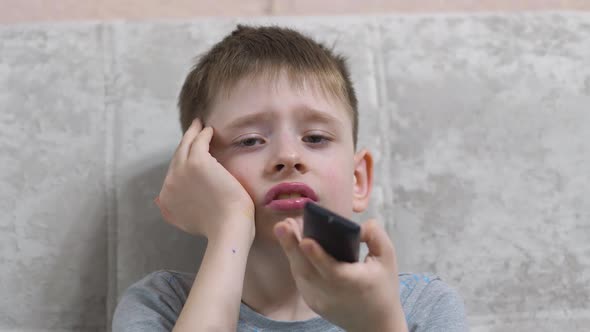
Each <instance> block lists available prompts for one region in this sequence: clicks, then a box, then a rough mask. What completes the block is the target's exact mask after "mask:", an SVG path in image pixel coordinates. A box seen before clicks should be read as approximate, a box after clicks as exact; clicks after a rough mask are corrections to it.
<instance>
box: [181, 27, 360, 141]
mask: <svg viewBox="0 0 590 332" xmlns="http://www.w3.org/2000/svg"><path fill="white" fill-rule="evenodd" d="M281 70H284V71H285V72H286V73H287V75H288V77H289V80H290V81H291V82H292V83H294V84H297V85H298V86H301V85H302V84H303V82H304V81H305V80H310V79H311V80H312V81H313V82H315V83H316V84H317V85H318V86H319V87H320V88H321V90H322V92H324V93H328V94H330V95H331V96H333V97H336V98H337V99H338V100H340V101H342V102H343V103H344V105H346V106H347V107H348V108H349V111H350V114H351V117H352V133H353V142H354V146H355V147H356V142H357V135H358V110H357V99H356V95H355V91H354V88H353V86H352V82H351V81H350V73H349V71H348V68H347V65H346V60H345V58H344V57H343V56H341V55H338V54H335V53H334V52H333V51H332V50H330V49H328V48H326V47H325V46H324V45H323V44H321V43H318V42H316V41H314V40H312V39H311V38H309V37H307V36H304V35H302V34H301V33H299V32H297V31H295V30H292V29H289V28H282V27H277V26H265V27H250V26H244V25H238V26H237V28H236V29H235V30H234V31H233V32H232V33H231V34H229V35H228V36H226V37H225V38H224V39H223V40H221V41H220V42H219V43H217V44H216V45H214V46H213V47H212V48H211V49H210V50H209V51H208V52H207V53H205V54H204V55H203V56H202V57H201V58H200V60H199V61H198V62H197V64H196V65H195V66H194V67H193V68H192V69H191V71H190V72H189V74H188V75H187V77H186V79H185V81H184V84H183V86H182V89H181V91H180V95H179V97H178V108H179V109H180V123H181V126H182V131H183V133H184V132H186V130H187V129H188V127H190V125H191V122H192V121H193V119H195V118H201V119H203V120H204V119H206V117H207V116H208V114H209V110H210V109H211V105H212V103H213V102H214V100H215V98H217V97H218V94H219V92H225V93H229V92H230V90H231V88H232V87H233V86H234V85H235V84H236V83H237V82H238V81H239V80H240V79H242V78H244V77H247V76H249V75H261V74H262V75H268V76H269V78H271V79H274V78H276V77H277V76H278V73H279V72H280V71H281Z"/></svg>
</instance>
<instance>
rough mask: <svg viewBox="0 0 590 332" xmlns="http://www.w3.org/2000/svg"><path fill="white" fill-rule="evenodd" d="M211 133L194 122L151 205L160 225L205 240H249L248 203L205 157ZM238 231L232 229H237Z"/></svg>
mask: <svg viewBox="0 0 590 332" xmlns="http://www.w3.org/2000/svg"><path fill="white" fill-rule="evenodd" d="M212 138H213V128H211V127H205V128H203V125H202V124H201V121H200V120H199V119H195V120H194V121H193V123H192V124H191V126H190V127H189V129H188V130H187V131H186V133H185V134H184V136H183V138H182V140H181V142H180V144H179V146H178V148H177V149H176V152H175V153H174V157H173V158H172V161H171V162H170V166H169V168H168V173H167V174H166V178H165V180H164V185H163V186H162V190H161V191H160V195H159V196H158V197H157V198H156V200H155V202H156V204H157V205H158V207H159V208H160V211H161V213H162V216H163V217H164V219H165V220H166V221H167V222H168V223H170V224H172V225H174V226H176V227H178V228H180V229H181V230H183V231H185V232H187V233H189V234H193V235H203V236H205V237H207V238H208V239H209V240H211V239H212V238H217V237H220V236H222V234H223V233H224V232H236V231H237V230H238V231H239V232H243V234H246V235H249V236H250V238H249V240H250V241H252V240H253V239H254V233H255V228H254V203H253V201H252V199H251V198H250V195H248V192H247V191H246V189H244V187H243V186H242V185H241V184H240V182H239V181H238V180H237V179H236V178H235V177H234V176H233V175H232V174H231V173H229V172H228V171H227V169H225V167H223V165H221V164H220V163H219V162H218V161H217V160H216V159H215V158H214V157H213V156H211V154H210V153H209V145H210V143H211V139H212ZM237 223H238V224H239V225H238V224H237Z"/></svg>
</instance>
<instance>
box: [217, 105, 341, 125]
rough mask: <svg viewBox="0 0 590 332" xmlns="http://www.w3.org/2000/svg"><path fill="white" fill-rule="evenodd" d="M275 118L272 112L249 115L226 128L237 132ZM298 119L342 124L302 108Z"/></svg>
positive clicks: (322, 113)
mask: <svg viewBox="0 0 590 332" xmlns="http://www.w3.org/2000/svg"><path fill="white" fill-rule="evenodd" d="M275 117H276V115H275V113H273V112H270V111H263V112H257V113H252V114H247V115H244V116H241V117H239V118H237V119H235V120H233V121H232V122H230V123H229V124H228V125H227V126H226V128H227V129H229V130H236V129H240V128H244V127H248V126H253V125H256V124H259V123H260V122H261V121H262V122H268V121H271V120H273V119H274V118H275ZM296 117H297V118H298V119H302V120H304V121H312V122H320V123H325V124H331V123H342V120H341V119H339V118H337V117H335V116H333V115H331V114H328V113H326V112H322V111H318V110H315V109H310V108H302V109H300V110H298V112H297V115H296Z"/></svg>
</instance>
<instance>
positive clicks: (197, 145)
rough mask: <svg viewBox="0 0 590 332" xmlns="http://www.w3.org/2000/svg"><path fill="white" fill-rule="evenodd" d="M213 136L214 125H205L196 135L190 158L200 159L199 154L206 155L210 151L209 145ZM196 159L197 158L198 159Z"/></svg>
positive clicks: (189, 154)
mask: <svg viewBox="0 0 590 332" xmlns="http://www.w3.org/2000/svg"><path fill="white" fill-rule="evenodd" d="M212 138H213V128H212V127H205V128H203V130H201V132H200V133H199V134H198V135H197V137H195V139H194V141H193V143H192V145H191V147H190V151H189V153H188V159H195V158H196V159H198V158H199V156H204V155H205V154H206V153H209V145H210V144H211V139H212ZM196 159H195V160H196Z"/></svg>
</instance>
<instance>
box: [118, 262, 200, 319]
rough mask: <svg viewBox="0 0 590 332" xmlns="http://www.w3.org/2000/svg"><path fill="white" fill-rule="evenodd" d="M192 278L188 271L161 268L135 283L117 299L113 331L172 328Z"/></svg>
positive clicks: (184, 300)
mask: <svg viewBox="0 0 590 332" xmlns="http://www.w3.org/2000/svg"><path fill="white" fill-rule="evenodd" d="M194 278H195V275H194V274H191V273H186V272H178V271H172V270H160V271H155V272H152V273H150V274H148V275H146V276H145V277H143V278H142V279H140V280H139V281H137V282H135V283H134V284H132V285H131V286H129V287H128V288H127V289H126V290H125V292H123V294H122V295H121V297H120V299H119V302H118V304H117V307H116V308H115V313H114V315H113V324H112V325H113V331H141V330H142V329H145V328H146V327H148V326H151V327H153V328H155V327H156V326H157V327H158V328H161V329H162V330H163V331H164V330H166V331H168V330H171V329H172V327H173V326H174V323H175V322H176V319H177V318H178V315H180V312H181V310H182V307H183V305H184V303H185V302H186V298H187V296H188V293H189V291H190V288H191V286H192V283H193V281H194ZM155 325H156V326H155ZM156 330H158V329H156Z"/></svg>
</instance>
